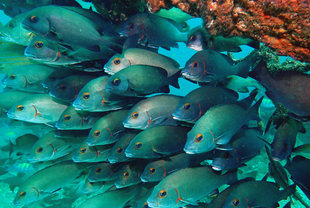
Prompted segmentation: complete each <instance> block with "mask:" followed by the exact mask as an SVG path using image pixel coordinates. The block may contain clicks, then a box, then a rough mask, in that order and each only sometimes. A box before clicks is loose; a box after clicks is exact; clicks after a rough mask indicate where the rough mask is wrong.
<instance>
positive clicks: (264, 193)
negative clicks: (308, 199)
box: [223, 181, 295, 208]
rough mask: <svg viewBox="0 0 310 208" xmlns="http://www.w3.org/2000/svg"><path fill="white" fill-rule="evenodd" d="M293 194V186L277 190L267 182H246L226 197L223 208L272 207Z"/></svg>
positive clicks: (274, 185)
mask: <svg viewBox="0 0 310 208" xmlns="http://www.w3.org/2000/svg"><path fill="white" fill-rule="evenodd" d="M293 192H295V185H292V186H291V187H289V188H287V189H285V190H279V187H278V186H277V185H276V184H275V183H272V182H267V181H248V182H245V183H242V184H240V185H238V186H237V187H235V188H234V189H233V190H232V191H231V192H230V193H229V194H228V196H227V198H226V200H225V203H224V205H223V208H228V207H242V208H243V207H244V208H246V207H274V206H276V205H277V204H278V201H280V200H282V199H286V198H287V197H288V196H289V195H291V194H292V193H293Z"/></svg>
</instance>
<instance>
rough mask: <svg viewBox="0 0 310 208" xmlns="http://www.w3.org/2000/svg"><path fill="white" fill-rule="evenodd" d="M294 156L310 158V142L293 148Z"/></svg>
mask: <svg viewBox="0 0 310 208" xmlns="http://www.w3.org/2000/svg"><path fill="white" fill-rule="evenodd" d="M291 155H292V156H297V155H299V156H302V157H304V158H307V159H310V144H302V145H299V146H297V147H295V148H294V149H293V152H292V154H291Z"/></svg>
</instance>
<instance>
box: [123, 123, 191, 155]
mask: <svg viewBox="0 0 310 208" xmlns="http://www.w3.org/2000/svg"><path fill="white" fill-rule="evenodd" d="M188 131H189V128H187V127H181V126H154V127H151V128H148V129H146V130H144V131H142V132H140V133H139V134H138V135H137V136H135V137H134V138H133V139H132V140H131V141H130V143H129V145H128V147H127V148H126V150H125V154H126V157H133V158H144V159H151V158H160V157H164V156H168V155H172V154H174V153H178V152H180V151H182V149H183V147H184V145H185V142H186V139H187V136H186V135H187V133H188Z"/></svg>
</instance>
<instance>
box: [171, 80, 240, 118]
mask: <svg viewBox="0 0 310 208" xmlns="http://www.w3.org/2000/svg"><path fill="white" fill-rule="evenodd" d="M218 95H221V96H218ZM238 97H239V96H238V94H237V93H236V92H234V91H232V90H229V89H226V88H222V87H213V86H203V87H200V88H197V89H195V90H193V91H191V92H190V93H189V94H187V95H186V96H185V97H184V98H182V100H181V101H180V102H179V104H178V106H177V107H176V109H175V111H174V112H173V114H172V116H173V118H174V119H176V120H180V121H185V122H189V123H195V122H196V121H197V120H198V119H199V118H200V117H201V116H203V115H204V114H205V112H206V111H207V110H208V109H209V108H211V107H213V106H216V105H219V104H232V103H236V102H237V100H238Z"/></svg>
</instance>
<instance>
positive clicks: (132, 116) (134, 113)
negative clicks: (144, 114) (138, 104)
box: [131, 112, 139, 119]
mask: <svg viewBox="0 0 310 208" xmlns="http://www.w3.org/2000/svg"><path fill="white" fill-rule="evenodd" d="M138 117H139V113H138V112H133V113H132V114H131V118H133V119H136V118H138Z"/></svg>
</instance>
